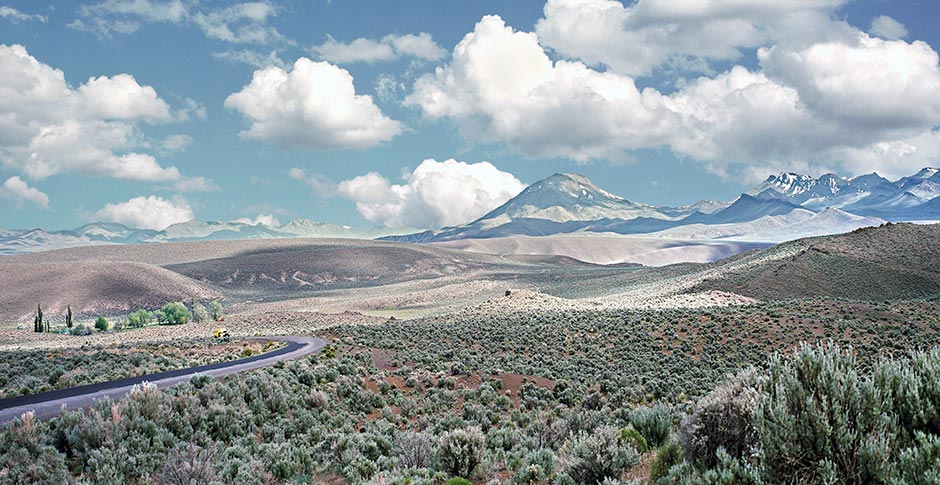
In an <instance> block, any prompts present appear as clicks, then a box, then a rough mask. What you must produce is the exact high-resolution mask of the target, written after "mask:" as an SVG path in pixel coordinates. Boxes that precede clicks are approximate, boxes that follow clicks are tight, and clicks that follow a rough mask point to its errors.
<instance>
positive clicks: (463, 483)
mask: <svg viewBox="0 0 940 485" xmlns="http://www.w3.org/2000/svg"><path fill="white" fill-rule="evenodd" d="M444 485H473V482H471V481H470V480H467V479H466V478H463V477H453V478H449V479H448V480H447V481H446V482H444Z"/></svg>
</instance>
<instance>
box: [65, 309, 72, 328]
mask: <svg viewBox="0 0 940 485" xmlns="http://www.w3.org/2000/svg"><path fill="white" fill-rule="evenodd" d="M65 326H66V327H68V328H72V305H69V306H68V309H67V311H66V313H65Z"/></svg>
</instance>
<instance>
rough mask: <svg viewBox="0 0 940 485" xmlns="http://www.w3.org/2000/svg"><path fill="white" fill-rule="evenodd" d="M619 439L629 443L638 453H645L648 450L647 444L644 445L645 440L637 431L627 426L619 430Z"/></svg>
mask: <svg viewBox="0 0 940 485" xmlns="http://www.w3.org/2000/svg"><path fill="white" fill-rule="evenodd" d="M620 439H622V440H624V441H626V442H627V443H630V444H631V445H632V446H633V448H634V449H635V450H636V451H637V452H639V453H646V452H647V451H649V450H650V446H649V444H647V443H646V438H644V437H643V435H641V434H640V432H639V431H637V430H635V429H633V426H627V427H626V428H623V429H622V430H620Z"/></svg>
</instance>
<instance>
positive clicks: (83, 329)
mask: <svg viewBox="0 0 940 485" xmlns="http://www.w3.org/2000/svg"><path fill="white" fill-rule="evenodd" d="M69 333H70V334H72V335H80V336H85V335H91V334H92V330H91V327H89V326H88V325H85V324H84V323H79V324H78V325H75V326H74V327H72V328H71V329H69Z"/></svg>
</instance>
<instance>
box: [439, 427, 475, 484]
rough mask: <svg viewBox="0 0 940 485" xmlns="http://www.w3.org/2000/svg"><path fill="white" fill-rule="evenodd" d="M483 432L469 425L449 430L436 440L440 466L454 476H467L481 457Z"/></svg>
mask: <svg viewBox="0 0 940 485" xmlns="http://www.w3.org/2000/svg"><path fill="white" fill-rule="evenodd" d="M483 443H484V438H483V433H482V432H480V428H475V427H470V428H464V429H458V430H454V431H449V432H447V433H444V435H443V436H441V439H440V441H439V442H438V453H439V454H440V461H441V467H443V469H444V471H446V472H447V473H449V474H450V475H451V476H455V477H469V476H471V475H472V474H473V470H474V469H476V467H477V465H479V464H480V461H481V460H482V459H483Z"/></svg>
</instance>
